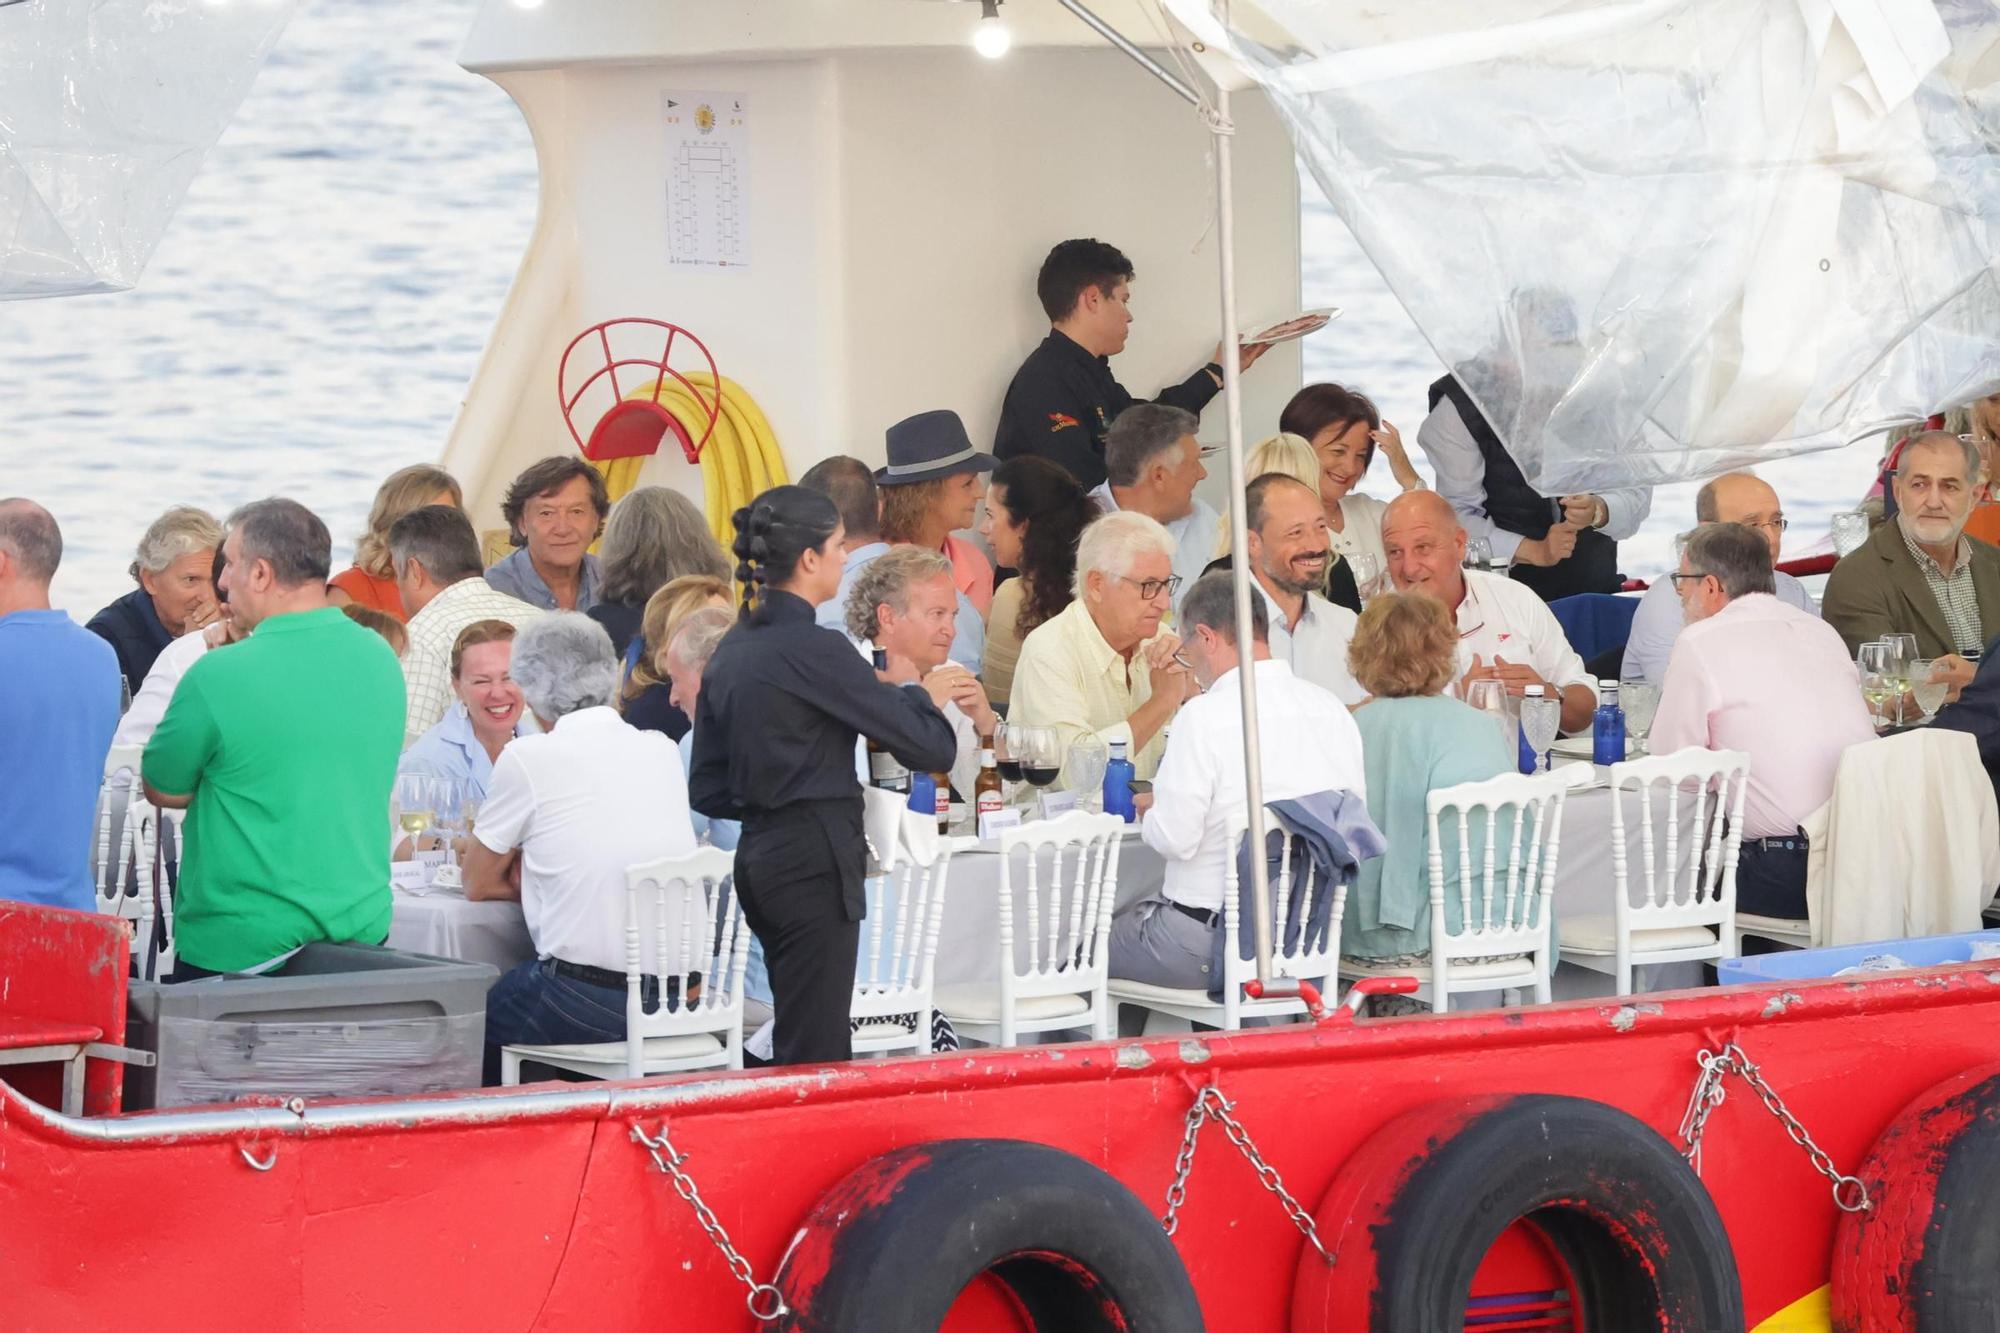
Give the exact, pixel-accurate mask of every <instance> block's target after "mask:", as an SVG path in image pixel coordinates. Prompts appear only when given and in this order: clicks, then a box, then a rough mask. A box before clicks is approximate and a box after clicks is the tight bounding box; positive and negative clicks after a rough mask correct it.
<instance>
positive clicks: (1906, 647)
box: [1882, 634, 1918, 727]
mask: <svg viewBox="0 0 2000 1333" xmlns="http://www.w3.org/2000/svg"><path fill="white" fill-rule="evenodd" d="M1882 642H1884V643H1886V644H1888V645H1889V670H1890V674H1891V677H1892V679H1893V680H1894V682H1895V685H1896V725H1897V726H1899V727H1900V726H1902V725H1903V695H1904V693H1905V692H1906V691H1908V689H1909V688H1910V663H1912V662H1914V661H1916V660H1917V655H1918V649H1917V636H1916V635H1914V634H1884V635H1883V636H1882Z"/></svg>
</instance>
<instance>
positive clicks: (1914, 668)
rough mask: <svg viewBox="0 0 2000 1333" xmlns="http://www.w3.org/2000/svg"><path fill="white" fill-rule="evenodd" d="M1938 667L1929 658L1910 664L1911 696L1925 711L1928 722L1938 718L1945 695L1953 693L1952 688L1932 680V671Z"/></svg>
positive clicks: (1925, 719) (1925, 718) (1921, 658)
mask: <svg viewBox="0 0 2000 1333" xmlns="http://www.w3.org/2000/svg"><path fill="white" fill-rule="evenodd" d="M1936 665H1937V664H1936V663H1935V662H1933V661H1931V660H1930V659H1929V658H1927V657H1920V658H1918V659H1917V660H1916V661H1914V662H1911V663H1909V673H1910V695H1911V697H1912V698H1914V699H1915V700H1916V701H1917V707H1918V708H1919V709H1921V710H1922V711H1923V715H1924V721H1926V722H1928V721H1930V720H1931V719H1932V718H1934V717H1936V716H1937V710H1938V709H1940V708H1942V707H1944V697H1945V695H1947V694H1949V693H1951V686H1949V685H1947V684H1945V683H1944V682H1943V681H1941V680H1932V679H1931V671H1932V669H1933V668H1935V667H1936Z"/></svg>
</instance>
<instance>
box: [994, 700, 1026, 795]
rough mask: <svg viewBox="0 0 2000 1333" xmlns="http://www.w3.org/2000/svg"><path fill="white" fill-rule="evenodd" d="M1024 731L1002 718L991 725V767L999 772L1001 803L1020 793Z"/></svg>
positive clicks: (1022, 728)
mask: <svg viewBox="0 0 2000 1333" xmlns="http://www.w3.org/2000/svg"><path fill="white" fill-rule="evenodd" d="M1026 730H1027V728H1025V727H1020V726H1016V725H1014V724H1012V723H1010V722H1008V721H1007V719H1006V718H1004V717H1003V718H1001V719H999V720H998V721H997V722H995V723H994V724H993V766H994V767H995V768H997V769H999V770H1000V782H1001V787H1000V799H1001V801H1002V802H1003V803H1004V802H1006V801H1010V800H1012V799H1013V798H1014V797H1015V796H1017V795H1019V794H1020V791H1021V733H1022V732H1024V731H1026Z"/></svg>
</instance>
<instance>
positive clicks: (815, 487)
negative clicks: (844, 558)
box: [799, 454, 882, 540]
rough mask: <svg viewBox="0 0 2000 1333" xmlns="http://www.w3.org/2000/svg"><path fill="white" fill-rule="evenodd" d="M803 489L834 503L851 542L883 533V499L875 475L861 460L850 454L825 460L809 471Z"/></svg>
mask: <svg viewBox="0 0 2000 1333" xmlns="http://www.w3.org/2000/svg"><path fill="white" fill-rule="evenodd" d="M799 485H801V486H803V487H805V488H806V489H807V490H809V491H818V492H819V493H820V494H821V495H824V496H826V497H827V498H828V499H830V500H832V501H833V507H834V508H835V509H838V510H839V511H840V525H841V526H842V527H844V528H846V529H847V535H848V538H849V539H850V540H852V539H855V538H860V537H873V536H876V535H877V534H879V533H880V532H881V531H882V498H881V495H880V493H879V492H878V491H877V490H876V488H875V474H874V473H873V472H871V471H869V470H868V465H867V464H866V463H864V462H862V461H861V460H860V459H858V458H849V457H848V456H847V455H846V454H835V455H834V456H833V457H831V458H822V459H820V460H819V462H817V463H814V464H813V465H812V466H811V467H809V468H807V469H806V474H805V475H804V476H803V477H800V478H799Z"/></svg>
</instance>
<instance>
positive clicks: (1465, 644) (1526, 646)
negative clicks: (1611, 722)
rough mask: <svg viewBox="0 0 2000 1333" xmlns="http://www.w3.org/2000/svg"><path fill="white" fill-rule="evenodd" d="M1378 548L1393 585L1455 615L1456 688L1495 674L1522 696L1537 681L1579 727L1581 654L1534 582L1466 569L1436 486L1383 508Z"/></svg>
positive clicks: (1588, 706) (1452, 517) (1589, 709)
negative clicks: (1432, 599) (1532, 585)
mask: <svg viewBox="0 0 2000 1333" xmlns="http://www.w3.org/2000/svg"><path fill="white" fill-rule="evenodd" d="M1382 550H1383V553H1384V555H1385V556H1386V557H1387V562H1388V566H1389V579H1390V581H1391V582H1392V583H1394V584H1395V585H1396V591H1397V592H1407V593H1419V594H1422V595H1423V596H1426V597H1435V598H1437V599H1438V600H1439V601H1441V602H1443V603H1444V604H1445V605H1446V606H1447V607H1449V608H1450V609H1451V611H1452V613H1453V614H1454V615H1455V616H1456V617H1457V618H1458V671H1459V682H1460V685H1461V687H1462V686H1463V684H1464V683H1465V682H1468V681H1474V680H1497V681H1499V682H1501V683H1502V684H1503V685H1505V686H1506V687H1507V693H1509V694H1511V695H1513V696H1515V697H1516V698H1519V697H1520V696H1521V695H1523V694H1525V693H1526V692H1527V688H1528V686H1530V685H1540V686H1542V687H1543V688H1544V689H1546V690H1547V692H1548V693H1549V695H1550V696H1552V697H1555V698H1559V699H1561V700H1562V729H1563V731H1564V732H1565V733H1573V732H1578V731H1582V730H1584V729H1585V728H1586V727H1588V726H1589V725H1590V715H1591V714H1592V713H1593V712H1595V711H1596V709H1597V690H1596V685H1595V682H1593V681H1592V680H1591V678H1590V676H1589V674H1588V673H1587V672H1586V671H1585V670H1584V668H1583V659H1582V658H1581V657H1578V656H1577V654H1576V650H1575V649H1574V648H1572V647H1570V646H1569V640H1568V639H1567V638H1565V637H1564V636H1563V632H1562V626H1561V625H1559V624H1557V623H1556V618H1555V616H1554V614H1553V613H1551V612H1550V610H1549V608H1548V605H1547V604H1546V603H1545V602H1543V601H1542V599H1541V598H1540V597H1538V596H1536V595H1535V592H1534V590H1533V589H1531V588H1529V587H1527V586H1526V585H1525V584H1521V583H1516V582H1515V581H1514V580H1512V579H1510V578H1506V577H1505V576H1503V575H1499V574H1485V573H1481V572H1480V571H1478V570H1472V569H1466V568H1465V567H1464V561H1465V529H1464V528H1463V527H1462V526H1460V524H1459V521H1458V515H1457V513H1456V512H1455V511H1454V510H1453V509H1452V506H1451V503H1450V502H1449V501H1448V500H1445V499H1444V498H1442V497H1441V496H1439V495H1438V493H1437V492H1436V491H1404V492H1403V493H1402V494H1401V495H1399V496H1397V497H1396V498H1395V499H1394V500H1391V501H1390V502H1389V507H1388V508H1387V509H1385V510H1384V511H1383V513H1382Z"/></svg>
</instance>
